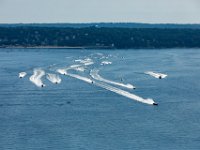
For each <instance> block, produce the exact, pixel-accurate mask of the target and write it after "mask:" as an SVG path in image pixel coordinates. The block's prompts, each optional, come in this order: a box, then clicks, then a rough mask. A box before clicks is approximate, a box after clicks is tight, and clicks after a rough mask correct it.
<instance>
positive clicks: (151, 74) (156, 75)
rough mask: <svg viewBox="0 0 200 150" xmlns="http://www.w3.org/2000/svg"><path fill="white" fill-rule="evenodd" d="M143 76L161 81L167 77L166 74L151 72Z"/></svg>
mask: <svg viewBox="0 0 200 150" xmlns="http://www.w3.org/2000/svg"><path fill="white" fill-rule="evenodd" d="M145 74H147V75H150V76H152V77H154V78H157V79H163V78H166V77H167V75H166V74H162V73H157V72H153V71H147V72H145Z"/></svg>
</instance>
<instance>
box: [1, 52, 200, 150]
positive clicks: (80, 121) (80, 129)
mask: <svg viewBox="0 0 200 150" xmlns="http://www.w3.org/2000/svg"><path fill="white" fill-rule="evenodd" d="M99 56H101V57H102V58H103V59H102V60H101V59H99ZM82 58H91V59H92V60H93V61H94V65H92V66H88V67H87V69H88V70H89V69H91V68H100V72H99V73H100V74H101V75H102V76H103V77H104V78H106V79H109V80H113V81H116V82H121V79H122V78H123V82H124V83H130V84H133V85H134V86H136V87H137V89H136V90H130V89H124V90H126V91H128V92H130V93H134V94H136V95H139V96H141V97H144V98H152V99H154V100H155V101H156V102H157V103H158V104H159V105H158V106H157V107H156V106H152V105H147V104H143V103H139V102H137V101H134V100H131V99H128V98H126V97H123V96H121V95H118V94H116V93H113V92H111V91H108V90H106V89H103V88H101V87H98V86H95V85H92V84H88V83H86V82H83V81H81V80H77V79H75V78H71V77H68V76H62V75H59V76H60V77H61V78H62V82H61V83H60V84H58V85H55V84H52V83H51V82H49V81H48V80H47V79H46V78H45V76H44V77H43V78H42V80H43V82H44V83H45V85H46V86H45V87H44V88H40V87H37V86H35V85H34V84H33V83H32V82H30V81H29V77H30V76H31V75H32V74H33V69H34V68H42V69H43V70H45V72H46V73H47V72H49V73H56V72H55V70H56V69H57V68H59V67H67V66H70V65H74V64H76V62H75V61H74V60H77V59H82ZM103 60H106V61H110V62H112V64H110V65H105V66H100V65H97V62H100V61H103ZM199 64H200V50H199V49H165V50H145V49H144V50H81V49H80V50H61V49H0V149H2V150H49V149H50V150H65V149H67V150H133V149H134V150H140V149H148V150H155V149H160V150H165V149H166V150H168V149H174V150H188V149H200V117H199V116H200V98H199V97H200V92H199V91H200V65H199ZM22 71H25V72H27V76H26V77H25V78H23V79H19V77H18V73H19V72H22ZM145 71H157V72H161V73H165V74H167V75H168V77H167V78H165V79H161V80H160V79H156V78H153V77H151V76H148V75H146V74H144V72H145ZM86 73H88V72H87V71H86ZM56 74H58V73H56ZM79 74H81V75H84V76H85V73H79ZM120 89H123V88H121V87H120Z"/></svg>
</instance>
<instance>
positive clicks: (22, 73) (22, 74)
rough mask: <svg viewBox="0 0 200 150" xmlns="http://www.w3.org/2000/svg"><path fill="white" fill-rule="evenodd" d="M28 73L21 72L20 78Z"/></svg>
mask: <svg viewBox="0 0 200 150" xmlns="http://www.w3.org/2000/svg"><path fill="white" fill-rule="evenodd" d="M26 75H27V73H26V72H20V73H19V78H24V77H25V76H26Z"/></svg>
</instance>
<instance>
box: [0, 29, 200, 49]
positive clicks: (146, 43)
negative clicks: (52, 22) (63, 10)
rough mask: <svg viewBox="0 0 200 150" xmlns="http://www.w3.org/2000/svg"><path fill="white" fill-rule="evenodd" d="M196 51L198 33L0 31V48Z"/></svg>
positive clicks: (89, 30) (173, 31) (191, 30)
mask: <svg viewBox="0 0 200 150" xmlns="http://www.w3.org/2000/svg"><path fill="white" fill-rule="evenodd" d="M15 46H16V47H17V46H21V47H37V46H51V47H102V48H105V47H106V48H117V49H123V48H124V49H130V48H199V47H200V29H178V28H177V29H174V28H173V29H170V28H166V29H161V28H116V27H115V28H107V27H96V26H93V27H86V28H70V27H66V28H54V27H26V26H23V27H0V47H15Z"/></svg>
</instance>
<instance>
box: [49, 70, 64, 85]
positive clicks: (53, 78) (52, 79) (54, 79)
mask: <svg viewBox="0 0 200 150" xmlns="http://www.w3.org/2000/svg"><path fill="white" fill-rule="evenodd" d="M46 77H47V79H48V80H49V81H50V82H52V83H54V84H60V83H61V78H60V77H59V76H58V75H56V74H51V73H48V74H47V76H46Z"/></svg>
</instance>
